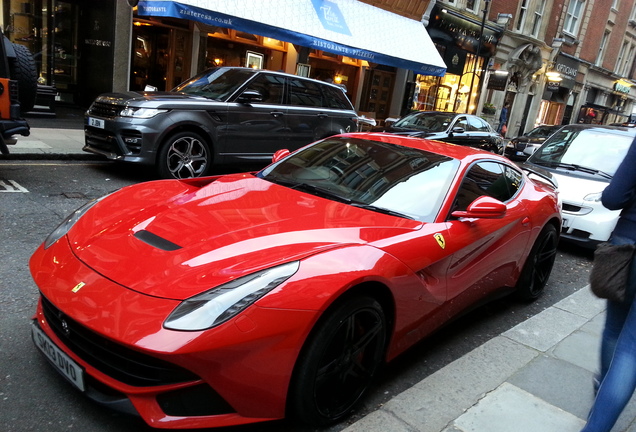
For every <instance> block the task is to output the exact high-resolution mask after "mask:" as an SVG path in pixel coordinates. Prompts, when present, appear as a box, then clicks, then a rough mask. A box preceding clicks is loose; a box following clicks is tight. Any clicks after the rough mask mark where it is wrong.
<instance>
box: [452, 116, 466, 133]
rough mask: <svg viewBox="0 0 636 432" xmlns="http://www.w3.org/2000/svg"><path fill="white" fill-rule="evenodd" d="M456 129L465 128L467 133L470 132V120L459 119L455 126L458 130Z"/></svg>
mask: <svg viewBox="0 0 636 432" xmlns="http://www.w3.org/2000/svg"><path fill="white" fill-rule="evenodd" d="M456 127H460V128H463V129H464V130H465V131H469V130H470V126H469V125H468V120H467V119H466V117H458V118H457V121H456V122H455V124H454V125H453V128H456Z"/></svg>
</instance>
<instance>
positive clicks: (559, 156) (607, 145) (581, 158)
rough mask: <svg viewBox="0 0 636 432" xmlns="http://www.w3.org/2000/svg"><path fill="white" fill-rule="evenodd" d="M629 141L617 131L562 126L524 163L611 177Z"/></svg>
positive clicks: (623, 134) (630, 138)
mask: <svg viewBox="0 0 636 432" xmlns="http://www.w3.org/2000/svg"><path fill="white" fill-rule="evenodd" d="M633 138H634V137H633V136H631V135H628V134H625V133H621V132H620V131H614V130H611V129H605V128H590V129H580V128H568V127H564V128H563V129H561V130H560V131H558V132H557V133H555V134H554V135H552V137H550V138H549V139H548V140H547V141H546V142H545V143H543V145H542V146H541V147H539V149H537V151H536V152H534V154H533V155H532V156H530V158H529V159H528V162H531V163H534V164H536V165H542V166H546V167H552V168H562V169H566V170H576V171H581V172H587V173H588V174H598V173H601V174H604V175H605V176H613V175H614V173H615V172H616V169H617V168H618V165H620V163H621V161H622V160H623V158H624V157H625V154H626V153H627V149H629V146H630V145H631V143H632V140H633ZM591 171H594V172H591Z"/></svg>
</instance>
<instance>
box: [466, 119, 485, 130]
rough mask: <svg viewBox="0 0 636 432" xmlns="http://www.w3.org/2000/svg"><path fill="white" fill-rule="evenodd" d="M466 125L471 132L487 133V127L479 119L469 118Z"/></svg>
mask: <svg viewBox="0 0 636 432" xmlns="http://www.w3.org/2000/svg"><path fill="white" fill-rule="evenodd" d="M468 124H469V125H470V130H472V131H480V132H488V125H487V124H486V122H485V121H483V120H482V119H480V118H479V117H470V118H469V119H468Z"/></svg>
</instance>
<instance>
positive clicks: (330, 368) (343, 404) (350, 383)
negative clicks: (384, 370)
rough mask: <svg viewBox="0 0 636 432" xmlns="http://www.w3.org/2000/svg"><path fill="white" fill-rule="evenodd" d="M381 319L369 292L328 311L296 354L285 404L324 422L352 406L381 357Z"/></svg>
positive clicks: (318, 422)
mask: <svg viewBox="0 0 636 432" xmlns="http://www.w3.org/2000/svg"><path fill="white" fill-rule="evenodd" d="M386 333H387V329H386V318H385V315H384V311H383V310H382V307H381V306H380V304H379V303H378V302H377V301H376V300H375V299H373V298H370V297H352V298H349V299H347V300H346V301H344V302H341V303H340V304H338V305H337V306H336V307H335V308H333V309H332V310H331V311H328V312H327V314H326V316H325V318H324V319H322V320H321V322H319V324H318V325H317V326H316V328H315V329H314V330H313V332H312V336H311V337H310V339H309V342H308V343H307V344H306V346H305V348H304V350H303V352H302V353H301V356H300V358H299V363H298V367H297V369H296V371H295V377H294V378H295V379H294V380H293V384H292V392H291V395H290V403H291V405H292V406H291V407H292V409H293V412H294V414H295V415H296V416H297V417H298V418H299V419H300V420H301V421H303V422H305V423H308V424H311V425H315V426H325V425H328V424H331V423H334V422H337V421H339V420H340V419H342V418H343V417H345V416H346V415H347V414H349V413H350V411H351V410H352V409H353V408H354V407H355V405H356V404H357V403H358V402H359V401H360V399H361V397H362V396H363V394H364V393H365V392H366V390H367V389H368V388H369V386H370V385H371V383H372V381H373V378H374V377H375V376H376V372H377V371H378V369H379V367H380V366H381V364H382V363H383V361H384V354H385V348H386V337H387V335H386Z"/></svg>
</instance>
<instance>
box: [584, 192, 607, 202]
mask: <svg viewBox="0 0 636 432" xmlns="http://www.w3.org/2000/svg"><path fill="white" fill-rule="evenodd" d="M602 195H603V192H595V193H591V194H587V195H585V196H584V197H583V201H593V202H601V196H602Z"/></svg>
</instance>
